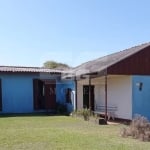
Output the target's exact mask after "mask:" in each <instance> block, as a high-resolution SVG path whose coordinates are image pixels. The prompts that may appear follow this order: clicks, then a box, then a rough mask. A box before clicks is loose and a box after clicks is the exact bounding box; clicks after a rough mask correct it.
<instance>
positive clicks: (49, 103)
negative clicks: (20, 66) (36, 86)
mask: <svg viewBox="0 0 150 150" xmlns="http://www.w3.org/2000/svg"><path fill="white" fill-rule="evenodd" d="M45 108H46V109H56V82H55V81H54V80H52V81H45Z"/></svg>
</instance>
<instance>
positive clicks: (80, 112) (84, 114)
mask: <svg viewBox="0 0 150 150" xmlns="http://www.w3.org/2000/svg"><path fill="white" fill-rule="evenodd" d="M90 115H91V111H90V109H87V108H83V109H81V110H77V111H74V112H73V116H79V117H81V116H82V117H83V118H84V120H85V121H88V120H89V119H90Z"/></svg>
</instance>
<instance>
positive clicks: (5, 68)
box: [0, 66, 63, 73]
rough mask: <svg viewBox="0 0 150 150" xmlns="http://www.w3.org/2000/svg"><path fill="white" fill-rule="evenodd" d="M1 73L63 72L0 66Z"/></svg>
mask: <svg viewBox="0 0 150 150" xmlns="http://www.w3.org/2000/svg"><path fill="white" fill-rule="evenodd" d="M0 72H30V73H63V71H60V70H55V69H47V68H40V67H20V66H0Z"/></svg>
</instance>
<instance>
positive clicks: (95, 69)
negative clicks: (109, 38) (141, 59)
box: [68, 42, 150, 76]
mask: <svg viewBox="0 0 150 150" xmlns="http://www.w3.org/2000/svg"><path fill="white" fill-rule="evenodd" d="M149 46H150V42H149V43H145V44H141V45H138V46H135V47H131V48H129V49H125V50H123V51H120V52H116V53H113V54H110V55H107V56H104V57H100V58H98V59H95V60H92V61H89V62H86V63H83V64H81V65H79V66H77V67H75V68H74V69H72V70H70V74H72V76H80V75H86V74H92V73H100V72H103V71H105V70H106V69H107V68H108V67H111V66H113V65H115V64H117V63H118V62H120V61H122V60H124V59H126V58H128V57H130V56H132V55H134V54H136V53H138V52H139V51H141V50H144V49H145V48H147V47H149ZM68 76H69V73H68Z"/></svg>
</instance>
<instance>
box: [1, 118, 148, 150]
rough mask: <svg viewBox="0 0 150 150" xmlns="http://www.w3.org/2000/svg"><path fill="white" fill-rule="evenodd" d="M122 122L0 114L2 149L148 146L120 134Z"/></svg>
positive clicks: (134, 149)
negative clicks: (2, 115)
mask: <svg viewBox="0 0 150 150" xmlns="http://www.w3.org/2000/svg"><path fill="white" fill-rule="evenodd" d="M122 127H123V125H106V126H100V125H96V124H94V123H91V122H85V121H83V120H81V119H78V118H72V117H66V116H59V117H58V116H55V117H52V116H29V117H21V116H20V117H1V118H0V149H2V150H6V149H7V150H26V149H27V150H84V149H85V150H148V149H150V143H148V142H139V141H138V140H134V139H127V138H121V137H119V132H120V128H122Z"/></svg>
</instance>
